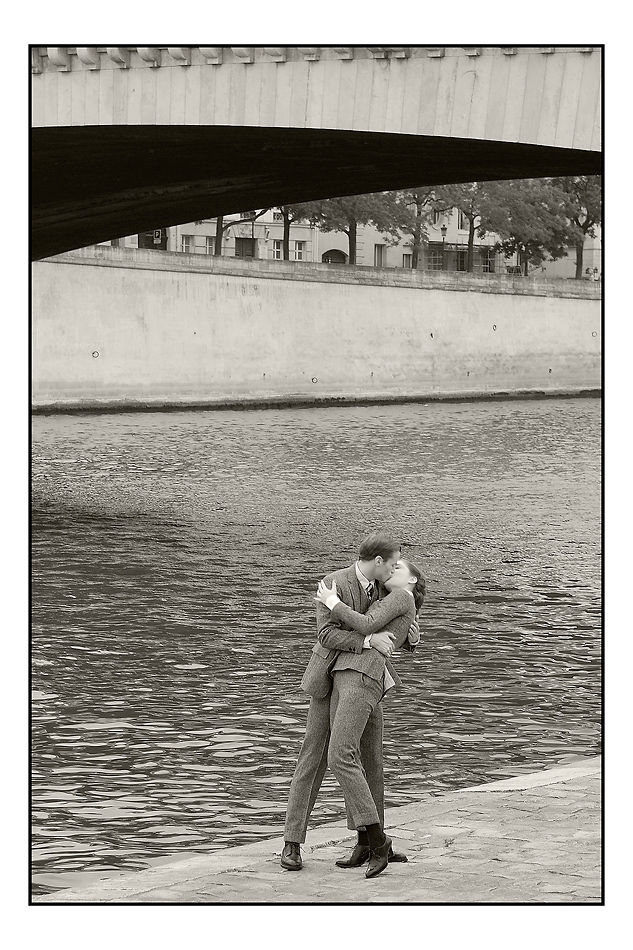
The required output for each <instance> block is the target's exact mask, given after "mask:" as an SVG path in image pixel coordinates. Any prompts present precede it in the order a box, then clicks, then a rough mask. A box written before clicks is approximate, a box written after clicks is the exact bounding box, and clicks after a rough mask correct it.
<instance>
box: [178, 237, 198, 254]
mask: <svg viewBox="0 0 633 950" xmlns="http://www.w3.org/2000/svg"><path fill="white" fill-rule="evenodd" d="M195 248H196V241H195V238H194V236H193V234H181V236H180V250H181V251H182V253H183V254H195Z"/></svg>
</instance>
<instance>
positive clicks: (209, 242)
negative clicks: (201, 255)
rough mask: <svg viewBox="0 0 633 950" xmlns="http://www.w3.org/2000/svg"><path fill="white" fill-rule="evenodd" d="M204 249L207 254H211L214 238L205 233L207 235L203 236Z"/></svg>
mask: <svg viewBox="0 0 633 950" xmlns="http://www.w3.org/2000/svg"><path fill="white" fill-rule="evenodd" d="M205 250H206V252H207V254H213V251H214V250H215V238H214V237H209V236H208V235H207V237H206V238H205Z"/></svg>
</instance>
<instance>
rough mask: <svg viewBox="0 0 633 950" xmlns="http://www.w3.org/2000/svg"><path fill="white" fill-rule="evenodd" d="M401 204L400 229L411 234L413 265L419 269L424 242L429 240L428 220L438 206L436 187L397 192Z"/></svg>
mask: <svg viewBox="0 0 633 950" xmlns="http://www.w3.org/2000/svg"><path fill="white" fill-rule="evenodd" d="M396 200H397V201H398V203H399V204H400V207H401V210H400V225H399V227H400V230H401V231H402V233H403V234H405V235H411V238H412V241H411V267H412V268H414V269H417V267H418V264H419V262H420V251H421V249H422V245H423V243H424V242H425V241H426V240H428V232H427V230H426V222H427V221H428V220H429V218H430V216H431V214H432V213H433V210H434V208H435V206H436V202H435V189H434V188H413V189H409V190H408V191H400V192H398V193H397V199H396Z"/></svg>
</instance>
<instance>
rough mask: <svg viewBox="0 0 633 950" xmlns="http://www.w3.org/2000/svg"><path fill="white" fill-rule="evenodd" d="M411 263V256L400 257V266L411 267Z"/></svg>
mask: <svg viewBox="0 0 633 950" xmlns="http://www.w3.org/2000/svg"><path fill="white" fill-rule="evenodd" d="M412 262H413V254H403V255H402V266H403V267H409V268H410V267H411V266H412Z"/></svg>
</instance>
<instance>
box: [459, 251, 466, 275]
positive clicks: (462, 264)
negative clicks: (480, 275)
mask: <svg viewBox="0 0 633 950" xmlns="http://www.w3.org/2000/svg"><path fill="white" fill-rule="evenodd" d="M467 266H468V251H458V252H457V270H460V271H465V270H466V268H467Z"/></svg>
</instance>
